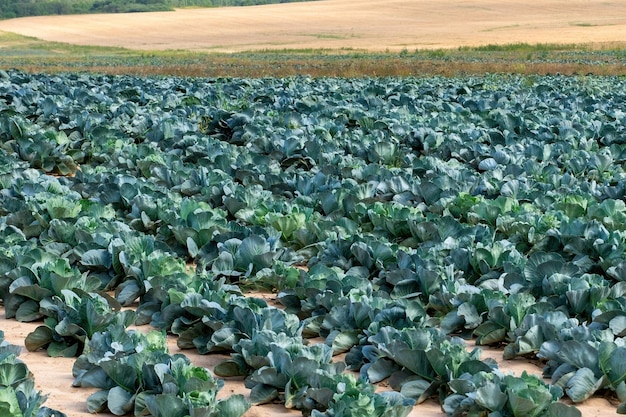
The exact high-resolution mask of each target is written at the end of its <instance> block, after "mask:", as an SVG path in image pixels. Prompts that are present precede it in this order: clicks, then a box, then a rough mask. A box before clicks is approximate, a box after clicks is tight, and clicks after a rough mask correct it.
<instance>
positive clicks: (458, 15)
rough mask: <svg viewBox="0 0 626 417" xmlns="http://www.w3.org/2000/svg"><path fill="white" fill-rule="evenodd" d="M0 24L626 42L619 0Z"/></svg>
mask: <svg viewBox="0 0 626 417" xmlns="http://www.w3.org/2000/svg"><path fill="white" fill-rule="evenodd" d="M0 30H2V31H8V32H15V33H19V34H22V35H28V36H34V37H37V38H40V39H44V40H48V41H58V42H68V43H72V44H78V45H100V46H122V47H127V48H131V49H141V50H166V49H185V50H200V51H216V52H237V51H245V50H260V49H292V48H295V49H302V48H331V49H341V48H352V49H361V50H369V51H385V50H390V51H400V50H404V49H407V50H415V49H438V48H456V47H459V46H477V45H486V44H511V43H520V42H523V43H529V44H537V43H564V44H581V43H585V44H589V43H592V44H605V43H619V42H626V2H624V1H620V0H613V1H599V0H545V1H541V2H535V1H529V0H458V1H451V0H320V1H315V2H308V3H287V4H273V5H265V6H254V7H244V8H241V7H239V8H236V7H227V8H213V9H182V10H176V11H175V12H157V13H139V14H119V15H113V16H111V15H104V14H101V15H82V16H53V17H28V18H20V19H13V20H7V21H0Z"/></svg>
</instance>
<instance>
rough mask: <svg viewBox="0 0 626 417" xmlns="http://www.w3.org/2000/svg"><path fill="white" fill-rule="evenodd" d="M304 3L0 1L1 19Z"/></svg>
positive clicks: (253, 0)
mask: <svg viewBox="0 0 626 417" xmlns="http://www.w3.org/2000/svg"><path fill="white" fill-rule="evenodd" d="M294 1H303V0H17V1H15V0H0V19H12V18H15V17H24V16H47V15H61V14H81V13H131V12H153V11H166V10H173V9H174V8H176V7H192V6H194V7H197V6H199V7H222V6H251V5H257V4H270V3H290V2H294Z"/></svg>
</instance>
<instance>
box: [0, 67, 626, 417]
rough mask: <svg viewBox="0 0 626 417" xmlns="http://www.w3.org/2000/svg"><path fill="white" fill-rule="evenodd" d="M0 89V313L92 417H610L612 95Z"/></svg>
mask: <svg viewBox="0 0 626 417" xmlns="http://www.w3.org/2000/svg"><path fill="white" fill-rule="evenodd" d="M0 75H1V79H0V85H1V87H2V88H1V90H0V91H2V95H0V146H1V148H2V153H0V242H2V243H1V245H0V294H1V296H2V301H3V303H4V305H5V311H6V316H7V318H8V319H16V320H19V321H24V322H39V323H40V325H39V326H38V327H37V328H36V329H35V330H34V331H33V332H31V333H30V334H29V335H28V336H27V338H26V340H25V345H26V347H27V348H28V349H29V350H45V351H46V352H47V353H48V354H49V355H51V356H66V357H77V360H76V362H75V364H74V368H73V375H74V377H75V381H74V385H76V386H82V387H96V388H99V391H98V392H96V393H95V394H93V395H92V396H90V397H89V399H88V403H87V406H88V408H89V410H91V411H94V412H101V411H106V410H108V411H110V412H112V413H114V414H116V415H125V414H133V415H136V416H142V415H154V416H161V415H162V416H168V417H172V416H174V417H177V416H180V417H184V416H186V415H195V416H218V415H219V416H229V417H230V416H232V417H238V416H240V415H242V414H243V413H244V412H245V411H246V409H247V408H248V407H249V404H248V399H246V398H244V397H242V396H234V397H232V398H228V399H225V400H216V398H217V397H216V393H217V391H218V390H219V388H220V387H221V383H220V382H219V380H218V379H216V378H215V377H214V374H215V375H217V376H219V377H240V378H243V379H244V381H245V385H246V387H247V388H249V389H250V392H249V401H250V402H251V403H252V404H263V403H267V402H280V403H283V404H284V405H285V407H287V408H293V409H297V410H301V411H302V413H303V414H304V415H311V416H314V417H339V416H355V417H356V416H359V417H361V416H372V417H374V416H381V417H382V416H398V417H403V416H406V415H408V413H409V412H410V411H411V409H412V408H413V406H414V405H415V404H419V403H420V402H423V401H425V400H426V399H428V398H436V399H437V400H438V401H439V402H440V403H441V407H442V410H443V411H444V412H445V413H446V414H447V415H449V416H457V415H487V414H489V415H491V416H522V415H524V416H555V417H556V416H561V417H563V416H565V417H570V416H572V417H577V416H580V412H579V411H578V410H577V409H576V408H575V407H573V406H568V405H565V404H564V403H563V402H560V400H561V399H562V398H563V397H564V396H567V397H569V399H570V400H571V401H573V402H574V403H578V402H582V401H584V400H585V399H587V398H589V397H591V396H593V395H609V396H614V397H615V399H616V400H617V401H618V402H620V403H621V405H619V406H618V407H617V411H618V412H620V413H624V412H626V405H625V404H626V382H625V381H626V368H625V367H624V364H625V363H626V347H625V344H624V336H625V335H626V296H625V294H626V285H625V283H626V253H625V252H624V248H625V247H626V232H625V226H624V225H625V224H626V204H625V203H624V198H625V197H626V172H625V170H624V166H625V165H624V164H625V163H626V141H625V140H624V138H625V137H626V135H625V133H626V132H625V126H626V123H625V122H626V114H625V113H624V112H623V111H622V110H621V109H623V108H624V104H625V103H626V84H625V81H624V80H623V79H620V78H617V77H594V76H584V77H564V76H544V77H542V76H533V77H520V76H482V77H462V78H454V79H452V78H387V79H374V78H360V79H357V78H353V79H344V78H319V79H318V78H311V77H295V78H266V79H224V78H220V79H218V78H210V79H200V78H165V77H158V78H137V77H132V76H123V77H116V76H105V75H88V74H67V75H41V74H37V75H32V74H28V73H24V72H17V71H10V72H3V73H0ZM190 265H193V268H190V267H189V266H190ZM259 289H263V290H265V291H274V292H276V293H277V300H278V302H279V303H280V304H281V305H282V307H283V308H282V309H281V308H277V307H275V306H271V305H268V304H267V302H266V301H264V300H263V299H258V298H254V297H246V296H245V293H246V292H249V291H251V290H259ZM123 307H127V308H123ZM128 307H130V309H129V308H128ZM130 324H134V325H146V324H151V325H152V326H153V327H155V328H156V329H158V331H156V332H152V333H149V334H148V335H143V334H141V333H139V332H136V331H134V330H129V329H128V326H129V325H130ZM162 332H169V333H172V334H174V335H176V336H177V337H178V346H179V347H181V348H183V349H195V350H197V351H198V352H200V353H202V354H211V353H214V352H219V353H222V354H223V353H227V354H230V358H229V359H227V360H224V361H222V362H221V363H219V364H218V365H217V366H216V367H215V368H214V369H213V370H212V372H209V371H208V370H206V369H203V368H197V367H194V366H193V365H191V364H190V363H189V362H188V361H187V360H186V359H185V358H184V357H183V356H180V355H174V356H171V355H169V354H168V353H167V351H166V349H165V341H164V338H163V333H162ZM472 338H475V339H476V342H477V344H478V345H496V346H498V345H503V346H506V347H505V349H504V355H505V358H515V357H520V356H524V357H532V358H535V359H537V360H539V361H541V362H543V363H544V365H545V366H544V376H545V378H546V380H542V379H540V378H538V377H535V376H530V375H527V374H526V373H524V374H522V375H520V376H513V375H506V374H504V373H503V372H502V371H501V370H499V369H498V367H497V364H496V363H495V361H493V360H489V359H482V358H481V351H480V348H476V349H474V350H472V351H468V349H467V346H466V344H465V341H464V339H472ZM313 339H314V340H321V341H322V342H320V343H312V341H311V340H313ZM340 354H344V356H342V358H343V359H342V360H338V357H339V356H338V355H340ZM348 371H351V372H348ZM383 381H385V382H386V383H387V384H388V386H389V387H390V388H391V389H392V390H391V391H388V392H379V391H377V390H376V386H375V385H373V384H377V383H380V382H383ZM417 406H419V405H417Z"/></svg>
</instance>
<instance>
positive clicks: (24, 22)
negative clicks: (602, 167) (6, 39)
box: [0, 0, 626, 417]
mask: <svg viewBox="0 0 626 417" xmlns="http://www.w3.org/2000/svg"><path fill="white" fill-rule="evenodd" d="M0 31H7V32H15V33H18V34H21V35H27V36H33V37H37V38H40V39H43V40H47V41H57V42H66V43H72V44H80V45H99V46H120V47H126V48H132V49H141V50H171V49H186V50H200V51H220V52H237V51H244V50H246V51H247V50H262V49H307V48H328V49H347V50H350V49H363V50H370V51H385V50H389V51H399V50H404V49H407V50H415V49H437V48H457V47H461V46H479V45H487V44H512V43H520V42H524V43H529V44H537V43H562V44H583V43H585V44H597V45H598V46H604V45H615V44H622V45H623V43H624V42H626V2H624V1H620V0H612V1H611V0H608V1H598V0H545V1H541V2H532V1H528V0H520V1H516V0H454V1H452V0H385V1H381V0H375V1H374V0H321V1H315V2H310V3H286V4H276V5H265V6H253V7H244V8H234V7H233V8H215V9H181V10H176V11H174V12H159V13H140V14H116V15H106V14H101V15H82V16H54V17H28V18H20V19H12V20H5V21H0ZM0 317H1V318H4V311H3V310H1V309H0ZM37 325H38V324H36V323H35V324H33V323H18V322H16V321H14V320H2V321H1V322H0V329H1V330H4V332H5V338H6V340H7V341H9V342H11V343H13V344H16V345H20V346H22V347H23V346H24V338H25V337H26V335H27V334H28V333H30V332H31V331H32V330H34V329H35V328H36V327H37ZM170 346H171V347H170V351H171V352H172V353H174V352H178V351H179V349H178V347H177V346H176V342H175V340H174V339H173V338H171V339H170ZM483 350H484V353H483V356H484V357H486V356H489V357H493V358H495V359H496V360H497V361H498V362H499V366H500V368H501V369H502V370H503V371H504V372H513V373H516V374H520V373H521V372H523V371H527V372H532V373H536V374H540V373H541V368H540V366H538V364H536V363H533V362H530V361H528V360H524V359H518V360H513V361H503V360H502V353H501V351H499V350H497V349H483ZM183 353H185V354H186V355H187V356H189V357H190V359H191V360H192V362H193V363H194V364H196V365H198V366H205V367H207V368H209V369H212V368H213V366H214V365H215V364H216V363H217V362H218V361H219V360H221V359H222V358H223V357H220V356H216V355H209V356H201V355H198V354H194V353H193V352H190V351H184V352H183ZM20 358H21V359H22V360H23V361H24V362H26V364H27V365H28V367H29V369H30V370H31V371H32V372H33V374H34V375H35V381H36V384H37V389H40V390H41V391H43V392H44V393H47V394H49V398H48V401H47V402H46V405H47V406H48V407H51V408H55V409H58V410H61V411H63V412H65V413H66V414H67V415H68V417H86V416H90V415H91V414H89V413H88V412H87V409H86V405H85V398H86V397H87V396H88V395H89V394H90V393H91V392H92V391H91V390H89V389H85V388H73V387H72V386H71V384H72V380H73V378H72V371H71V370H72V365H73V363H74V359H73V358H69V359H64V358H49V357H48V356H47V355H46V354H45V352H28V351H26V350H25V349H23V353H22V355H21V356H20ZM381 389H384V388H383V387H381ZM233 393H244V394H247V390H246V389H245V388H244V387H243V383H242V381H241V380H236V379H235V380H230V381H227V382H226V385H225V387H224V388H223V390H222V391H221V395H222V396H227V395H230V394H233ZM579 409H580V410H581V411H582V413H583V416H584V417H596V416H598V417H599V416H606V415H611V414H613V415H615V414H616V413H615V409H616V404H612V403H611V402H610V401H609V399H606V398H592V399H590V400H588V401H586V402H585V403H584V404H582V405H579ZM299 415H301V413H299V412H297V411H289V410H286V409H285V408H284V407H282V406H280V405H264V406H257V407H253V408H251V409H250V410H249V411H248V412H247V413H246V417H270V416H276V417H285V416H299ZM411 416H412V417H417V416H420V417H441V416H443V413H442V412H441V409H440V407H439V405H438V404H437V403H436V402H435V401H428V402H426V403H424V404H421V405H419V406H417V407H415V409H414V410H413V412H412V413H411Z"/></svg>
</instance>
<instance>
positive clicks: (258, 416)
mask: <svg viewBox="0 0 626 417" xmlns="http://www.w3.org/2000/svg"><path fill="white" fill-rule="evenodd" d="M39 325H41V323H20V322H17V321H15V320H7V319H6V318H5V314H4V307H0V330H2V331H4V334H5V340H7V341H8V342H9V343H12V344H14V345H18V346H21V347H22V354H21V355H20V359H21V360H23V361H24V362H25V363H26V365H27V366H28V368H29V369H30V371H31V372H32V373H33V374H34V376H35V384H36V389H38V390H41V391H42V392H43V393H44V394H48V395H49V397H48V400H47V401H46V403H45V405H46V406H47V407H50V408H53V409H57V410H59V411H62V412H64V413H65V414H67V416H68V417H88V416H93V414H91V413H89V412H88V411H87V404H86V399H87V397H88V396H89V395H90V394H91V393H93V392H94V391H96V390H95V389H88V388H74V387H72V381H73V380H74V378H73V377H72V366H73V364H74V361H75V358H50V357H48V355H47V354H46V352H45V351H38V352H28V351H27V350H26V348H25V347H24V339H25V338H26V336H27V335H28V334H29V333H30V332H32V331H33V330H35V328H36V327H37V326H39ZM149 329H150V327H149V326H143V327H142V328H140V329H139V330H141V331H148V330H149ZM168 342H169V349H170V353H171V354H174V353H183V354H185V355H186V356H187V357H189V359H190V360H191V361H192V363H193V364H194V365H196V366H203V367H206V368H208V369H210V370H213V367H214V366H215V365H216V364H217V363H219V362H220V361H221V360H223V359H226V358H227V357H228V356H225V355H219V354H210V355H200V354H198V353H197V352H196V351H193V350H180V349H179V348H178V347H177V346H176V338H175V337H174V336H168ZM474 347H475V346H474V345H473V343H472V342H469V343H468V349H473V348H474ZM481 349H482V350H483V355H482V357H483V358H487V357H490V358H494V359H495V360H496V361H497V362H498V367H499V368H500V369H501V370H502V371H503V372H504V373H514V374H516V375H520V374H521V373H522V372H524V371H526V372H528V373H534V374H536V375H540V374H541V367H540V366H539V364H537V363H534V362H532V361H530V360H526V359H515V360H507V361H505V360H503V359H502V351H501V350H499V349H493V348H486V347H481ZM379 389H380V390H385V389H388V388H386V386H385V384H384V383H383V384H381V385H380V388H379ZM233 394H244V395H245V396H249V390H248V389H246V388H245V387H244V385H243V380H242V379H241V378H230V379H227V380H226V381H225V385H224V388H222V390H221V391H220V393H219V395H218V397H220V398H223V397H227V396H229V395H233ZM617 405H618V404H616V403H614V404H611V402H610V400H609V399H606V398H598V397H594V398H591V399H589V400H587V401H586V402H585V403H583V404H580V405H579V406H578V408H579V409H580V411H581V412H582V414H583V417H605V416H607V415H611V414H615V409H616V408H617ZM100 415H108V414H100ZM301 415H302V414H301V413H300V412H299V411H297V410H288V409H286V408H284V407H283V406H282V405H281V404H269V405H262V406H254V407H252V408H250V410H248V412H247V413H246V414H245V415H244V417H295V416H301ZM443 416H444V413H443V412H442V411H441V407H440V406H439V404H438V403H437V402H436V401H435V400H429V401H427V402H425V403H423V404H419V405H417V406H415V408H414V409H413V411H412V412H411V414H410V415H409V417H443Z"/></svg>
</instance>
